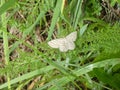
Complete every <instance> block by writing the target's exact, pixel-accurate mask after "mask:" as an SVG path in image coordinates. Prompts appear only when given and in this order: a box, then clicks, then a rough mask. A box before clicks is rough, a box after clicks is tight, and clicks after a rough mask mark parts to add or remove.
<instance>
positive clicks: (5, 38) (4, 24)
mask: <svg viewBox="0 0 120 90" xmlns="http://www.w3.org/2000/svg"><path fill="white" fill-rule="evenodd" d="M4 4H5V0H1V5H4ZM3 9H4V8H3ZM1 22H2V31H3V48H4V56H5V64H6V65H8V64H9V47H8V36H7V35H8V34H7V20H6V13H4V14H2V15H1ZM7 82H8V83H7V84H8V89H9V90H10V89H11V86H10V77H9V73H7Z"/></svg>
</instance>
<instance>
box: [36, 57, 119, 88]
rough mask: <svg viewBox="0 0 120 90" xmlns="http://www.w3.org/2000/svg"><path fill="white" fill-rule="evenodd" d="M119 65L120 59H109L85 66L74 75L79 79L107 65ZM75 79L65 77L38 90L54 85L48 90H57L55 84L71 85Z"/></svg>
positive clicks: (75, 71)
mask: <svg viewBox="0 0 120 90" xmlns="http://www.w3.org/2000/svg"><path fill="white" fill-rule="evenodd" d="M117 64H120V58H113V59H107V60H104V61H100V62H96V63H93V64H90V65H87V66H83V67H82V68H81V69H79V70H74V71H73V73H74V74H75V75H76V76H78V77H79V76H80V75H83V74H86V73H88V72H90V71H92V70H93V69H94V68H101V67H105V66H106V65H113V66H114V65H117ZM74 79H75V77H74V76H71V75H68V76H64V77H62V78H60V79H54V80H52V81H51V82H49V83H47V84H45V85H44V86H42V87H40V88H37V89H36V90H42V89H45V88H47V87H48V86H51V85H52V87H51V88H49V89H48V90H57V87H56V86H55V85H53V84H54V82H56V83H58V84H57V85H60V86H64V85H65V84H67V83H69V82H70V81H73V80H74Z"/></svg>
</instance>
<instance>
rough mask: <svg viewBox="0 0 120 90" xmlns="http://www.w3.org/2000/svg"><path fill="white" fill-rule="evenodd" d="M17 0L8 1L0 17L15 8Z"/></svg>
mask: <svg viewBox="0 0 120 90" xmlns="http://www.w3.org/2000/svg"><path fill="white" fill-rule="evenodd" d="M16 2H17V0H8V1H7V2H5V3H4V4H3V5H2V6H1V7H0V15H2V14H3V13H4V12H6V11H7V10H8V9H9V8H11V7H13V6H14V5H15V3H16Z"/></svg>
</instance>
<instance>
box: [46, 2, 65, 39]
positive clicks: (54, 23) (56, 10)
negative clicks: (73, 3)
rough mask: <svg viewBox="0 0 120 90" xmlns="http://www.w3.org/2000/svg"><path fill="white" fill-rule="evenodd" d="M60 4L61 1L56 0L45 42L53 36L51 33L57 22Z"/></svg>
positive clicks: (60, 8)
mask: <svg viewBox="0 0 120 90" xmlns="http://www.w3.org/2000/svg"><path fill="white" fill-rule="evenodd" d="M62 3H63V0H57V5H56V7H55V10H54V14H53V18H52V22H51V25H50V29H49V31H48V38H47V40H50V38H51V36H52V34H53V31H54V27H55V25H56V23H57V22H58V19H59V15H60V12H61V10H62Z"/></svg>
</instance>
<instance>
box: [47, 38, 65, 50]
mask: <svg viewBox="0 0 120 90" xmlns="http://www.w3.org/2000/svg"><path fill="white" fill-rule="evenodd" d="M63 40H64V39H63V38H60V39H54V40H51V41H49V42H48V45H49V46H50V47H52V48H59V47H60V45H61V44H62V43H63Z"/></svg>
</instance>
